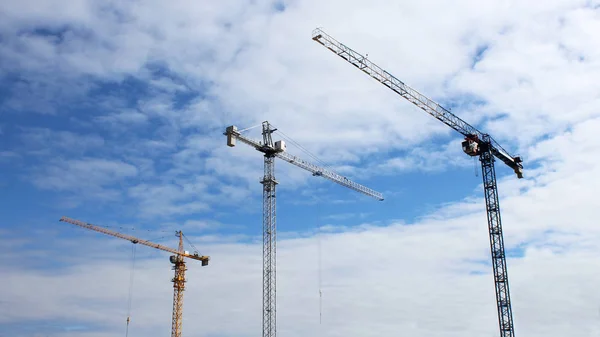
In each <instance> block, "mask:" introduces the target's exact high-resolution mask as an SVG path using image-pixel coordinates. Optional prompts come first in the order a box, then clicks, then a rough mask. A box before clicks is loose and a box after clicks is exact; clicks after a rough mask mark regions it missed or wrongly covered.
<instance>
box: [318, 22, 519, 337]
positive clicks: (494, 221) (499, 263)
mask: <svg viewBox="0 0 600 337" xmlns="http://www.w3.org/2000/svg"><path fill="white" fill-rule="evenodd" d="M312 39H313V40H315V41H316V42H318V43H320V44H321V45H323V46H325V47H327V48H328V49H329V50H330V51H332V52H334V53H335V54H336V55H338V56H339V57H341V58H342V59H344V60H346V61H348V62H349V63H350V64H352V65H353V66H355V67H357V68H358V69H360V70H362V71H363V72H365V73H366V74H367V75H369V76H371V77H372V78H374V79H376V80H377V81H379V82H380V83H382V84H383V85H385V86H386V87H388V88H390V89H392V90H393V91H394V92H395V93H397V94H398V95H400V96H402V97H403V98H405V99H407V100H408V101H409V102H411V103H413V104H414V105H416V106H418V107H419V108H421V109H423V110H424V111H425V112H427V113H428V114H430V115H432V116H433V117H435V118H437V119H438V120H440V121H441V122H443V123H444V124H446V125H448V126H449V127H451V128H453V129H454V130H456V131H458V132H460V133H461V134H463V135H464V136H465V140H464V141H463V142H462V148H463V151H464V152H465V153H466V154H468V155H470V156H479V160H480V161H481V170H482V173H483V174H482V177H483V189H484V195H485V204H486V209H487V220H488V229H489V236H490V247H491V256H492V266H493V271H494V283H495V286H496V303H497V307H498V322H499V325H500V335H501V337H514V328H513V317H512V309H511V304H510V291H509V287H508V273H507V268H506V255H505V252H504V239H503V235H502V222H501V219H500V203H499V202H498V186H497V184H496V172H495V169H494V157H496V158H498V159H500V160H501V161H502V162H504V163H505V164H506V165H508V167H510V168H511V169H513V170H514V172H515V173H516V175H517V177H518V178H523V165H522V163H521V158H520V157H513V156H510V155H509V154H508V152H506V151H505V150H504V149H503V148H502V147H501V146H500V145H499V144H498V143H497V142H496V141H495V140H494V139H492V137H490V136H489V135H488V134H485V133H482V132H481V131H479V130H477V129H475V128H474V127H472V126H471V125H469V124H468V123H467V122H465V121H463V120H462V119H460V118H459V117H457V116H455V115H454V114H452V113H451V112H450V111H448V110H447V109H445V108H443V107H442V106H441V105H439V104H438V103H436V102H434V101H432V100H431V99H429V98H427V97H425V96H423V95H422V94H420V93H419V92H418V91H416V90H415V89H413V88H411V87H409V86H407V85H406V84H404V83H403V82H402V81H400V80H399V79H397V78H396V77H394V76H393V75H391V74H390V73H388V72H387V71H385V70H383V69H382V68H380V67H379V66H377V65H376V64H374V63H373V62H371V61H369V60H368V59H367V58H366V57H364V56H362V55H361V54H359V53H357V52H355V51H354V50H352V49H350V48H348V47H347V46H345V45H344V44H342V43H340V42H338V41H337V40H335V39H334V38H332V37H331V36H329V35H327V34H326V33H325V32H323V30H321V29H315V30H314V31H313V34H312Z"/></svg>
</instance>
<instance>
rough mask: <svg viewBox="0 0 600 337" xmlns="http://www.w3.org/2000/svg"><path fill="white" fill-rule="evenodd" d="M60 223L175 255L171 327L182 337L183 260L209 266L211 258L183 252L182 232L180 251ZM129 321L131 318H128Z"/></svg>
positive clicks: (176, 336) (173, 336)
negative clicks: (200, 262)
mask: <svg viewBox="0 0 600 337" xmlns="http://www.w3.org/2000/svg"><path fill="white" fill-rule="evenodd" d="M60 221H62V222H67V223H70V224H73V225H76V226H79V227H82V228H86V229H91V230H93V231H96V232H100V233H104V234H107V235H111V236H114V237H117V238H121V239H125V240H128V241H131V242H132V243H134V244H137V243H139V244H141V245H144V246H148V247H152V248H156V249H160V250H164V251H165V252H170V253H173V254H175V255H171V257H170V261H171V263H172V264H173V270H175V276H174V277H173V279H172V280H171V281H172V282H173V288H174V292H173V319H172V326H171V337H181V323H182V316H183V290H184V289H185V271H186V270H187V269H186V267H185V261H184V259H183V258H189V259H194V260H199V261H202V266H207V265H208V260H210V257H209V256H200V255H198V252H195V253H194V254H190V253H188V252H186V251H184V250H183V233H182V232H181V231H177V232H176V235H177V237H179V247H178V249H173V248H170V247H166V246H163V245H159V244H158V243H154V242H150V241H146V240H142V239H138V238H136V237H134V236H131V235H127V234H122V233H118V232H115V231H111V230H109V229H106V228H103V227H99V226H95V225H92V224H89V223H86V222H83V221H79V220H75V219H71V218H67V217H65V216H63V217H62V218H60ZM127 319H128V320H129V318H127Z"/></svg>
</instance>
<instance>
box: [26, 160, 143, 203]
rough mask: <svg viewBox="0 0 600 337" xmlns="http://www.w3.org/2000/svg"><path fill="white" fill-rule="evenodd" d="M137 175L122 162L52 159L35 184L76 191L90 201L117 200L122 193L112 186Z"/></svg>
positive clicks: (132, 168) (37, 176)
mask: <svg viewBox="0 0 600 337" xmlns="http://www.w3.org/2000/svg"><path fill="white" fill-rule="evenodd" d="M137 174H138V170H137V169H136V168H135V166H133V165H130V164H127V163H124V162H122V161H117V160H107V159H100V158H92V157H86V158H82V159H71V160H65V161H61V160H52V161H51V162H49V163H48V164H47V165H45V166H44V167H43V169H41V170H38V171H37V172H35V175H34V177H33V181H32V182H33V183H34V184H35V185H36V186H37V187H39V188H42V189H50V190H55V191H67V192H76V193H78V194H80V195H83V196H85V197H87V198H91V199H106V200H111V201H114V200H115V199H117V198H119V196H120V194H121V191H120V190H119V189H117V188H115V187H114V186H113V185H114V184H116V183H119V182H122V181H123V180H125V179H127V178H132V177H135V176H136V175H137Z"/></svg>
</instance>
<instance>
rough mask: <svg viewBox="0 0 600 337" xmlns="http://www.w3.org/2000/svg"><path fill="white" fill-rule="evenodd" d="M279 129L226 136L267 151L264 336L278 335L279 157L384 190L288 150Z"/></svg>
mask: <svg viewBox="0 0 600 337" xmlns="http://www.w3.org/2000/svg"><path fill="white" fill-rule="evenodd" d="M275 130H277V129H272V128H271V125H270V124H269V122H267V121H265V122H263V123H262V135H263V142H262V143H261V142H258V141H255V140H252V139H249V138H246V137H244V136H242V135H241V134H240V132H239V131H238V129H237V127H235V126H233V125H232V126H229V127H227V129H226V131H225V133H224V135H226V136H227V145H228V146H230V147H233V146H235V144H236V140H239V141H240V142H242V143H245V144H247V145H250V146H252V147H253V148H255V149H256V150H257V151H259V152H262V153H264V158H265V159H264V166H265V173H264V177H263V179H262V180H261V181H260V183H261V184H262V185H263V322H262V328H263V337H275V336H276V335H277V324H276V263H275V261H276V245H275V244H276V229H277V228H276V227H277V226H276V212H275V204H276V203H275V186H276V185H277V184H278V182H277V181H276V180H275V173H274V172H275V157H278V158H280V159H283V160H285V161H287V162H288V163H290V164H294V165H296V166H298V167H300V168H303V169H305V170H307V171H310V172H312V174H313V176H321V177H323V178H326V179H329V180H331V181H333V182H335V183H338V184H340V185H342V186H345V187H348V188H350V189H353V190H355V191H357V192H360V193H363V194H366V195H368V196H371V197H373V198H376V199H378V200H380V201H381V200H383V196H382V194H381V193H379V192H376V191H374V190H372V189H370V188H368V187H365V186H363V185H360V184H357V183H355V182H353V181H351V180H349V179H348V178H346V177H344V176H342V175H340V174H337V173H335V172H332V171H330V170H327V169H325V168H322V167H319V166H316V165H314V164H311V163H309V162H307V161H305V160H302V159H300V158H298V157H296V156H293V155H291V154H289V153H287V152H286V145H285V142H284V141H282V140H280V141H276V142H275V143H273V140H272V138H271V134H272V133H273V132H274V131H275Z"/></svg>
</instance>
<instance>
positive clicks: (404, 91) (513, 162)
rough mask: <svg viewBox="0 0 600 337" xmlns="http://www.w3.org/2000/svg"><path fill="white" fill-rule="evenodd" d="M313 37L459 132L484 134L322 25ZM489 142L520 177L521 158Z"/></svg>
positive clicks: (480, 137)
mask: <svg viewBox="0 0 600 337" xmlns="http://www.w3.org/2000/svg"><path fill="white" fill-rule="evenodd" d="M313 40H315V41H317V42H318V43H320V44H322V45H323V46H325V47H327V48H328V49H329V50H331V51H332V52H334V53H335V54H337V55H338V56H339V57H341V58H343V59H344V60H346V61H347V62H349V63H350V64H352V65H353V66H355V67H357V68H358V69H360V70H362V71H363V72H365V73H366V74H368V75H369V76H371V77H372V78H374V79H376V80H377V81H379V82H381V83H382V84H383V85H385V86H386V87H388V88H390V89H392V90H393V91H394V92H396V93H397V94H398V95H400V96H402V97H404V98H405V99H407V100H408V101H409V102H411V103H413V104H414V105H416V106H418V107H419V108H421V109H423V110H424V111H425V112H427V113H428V114H430V115H432V116H433V117H435V118H437V119H438V120H440V121H441V122H442V123H444V124H446V125H448V126H449V127H451V128H453V129H454V130H456V131H458V132H460V133H461V134H463V135H464V136H476V137H477V138H478V139H482V138H483V135H484V134H483V133H482V132H481V131H479V130H477V129H476V128H474V127H473V126H471V125H470V124H469V123H467V122H465V121H464V120H462V119H461V118H459V117H458V116H456V115H454V114H453V113H451V112H450V111H448V110H447V109H445V108H444V107H442V106H441V105H439V104H438V103H436V102H435V101H433V100H431V99H429V98H427V97H426V96H424V95H422V94H421V93H419V92H418V91H416V90H415V89H413V88H411V87H409V86H408V85H406V84H404V82H402V81H400V80H399V79H397V78H396V77H394V76H393V75H392V74H390V73H388V72H387V71H385V70H383V69H382V68H381V67H379V66H378V65H376V64H374V63H373V62H371V61H369V60H368V59H367V58H366V57H364V56H362V55H361V54H359V53H357V52H355V51H354V50H352V49H350V48H348V47H347V46H345V45H344V44H343V43H340V42H338V41H337V40H335V39H334V38H332V37H331V36H329V35H328V34H327V33H325V32H324V31H322V30H321V29H315V30H314V31H313ZM489 141H490V144H491V145H492V146H491V148H490V151H491V152H492V153H493V154H494V156H496V157H498V159H500V160H502V161H503V162H504V163H505V164H506V165H508V166H509V167H510V168H512V169H513V170H514V171H515V173H516V174H517V176H518V177H519V178H522V177H523V165H521V158H519V157H512V156H510V155H509V154H508V152H506V150H504V149H503V148H502V147H501V146H500V145H499V144H498V143H497V142H496V141H495V140H494V139H492V138H491V137H490V138H489Z"/></svg>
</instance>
